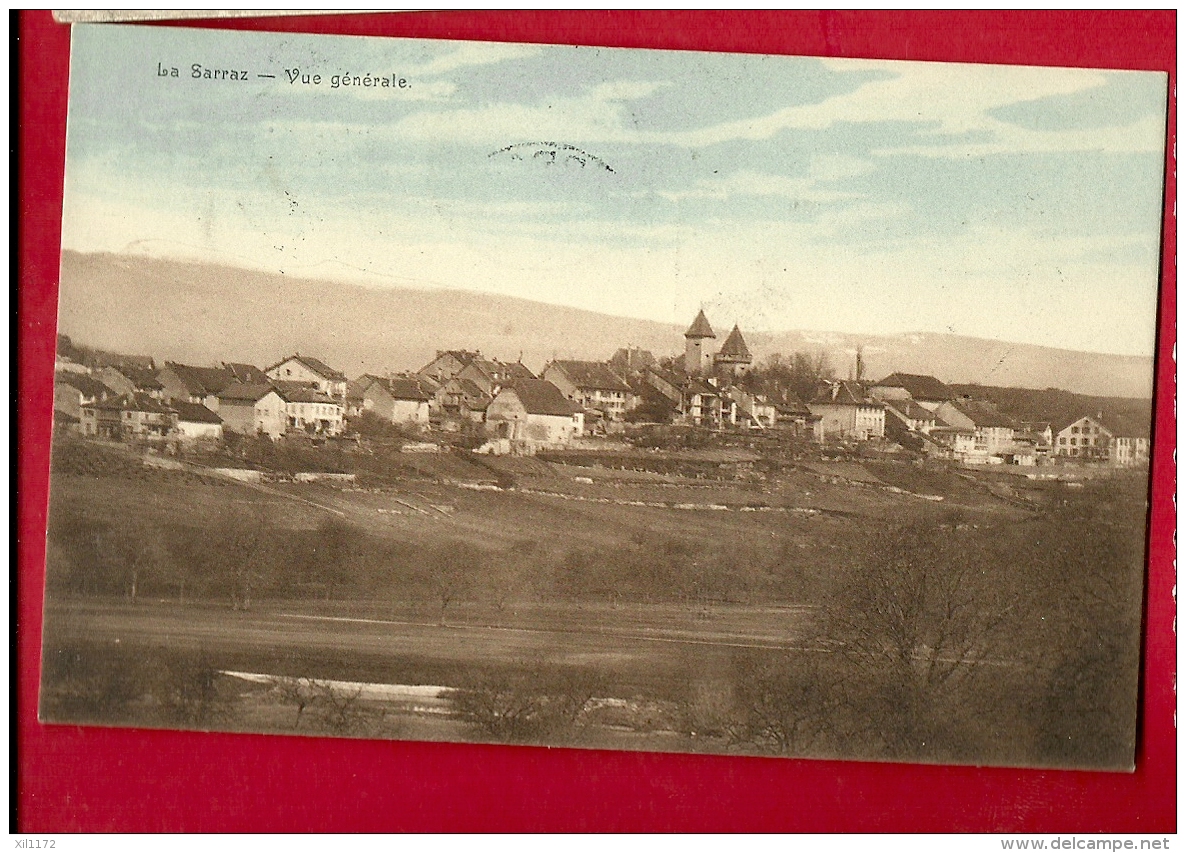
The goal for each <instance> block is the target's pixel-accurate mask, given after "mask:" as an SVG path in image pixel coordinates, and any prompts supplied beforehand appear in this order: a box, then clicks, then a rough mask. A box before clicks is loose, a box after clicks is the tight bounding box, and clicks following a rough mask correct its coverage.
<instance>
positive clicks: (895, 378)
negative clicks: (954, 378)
mask: <svg viewBox="0 0 1186 853" xmlns="http://www.w3.org/2000/svg"><path fill="white" fill-rule="evenodd" d="M869 395H870V396H871V397H876V398H877V399H878V400H886V401H889V400H913V401H914V402H915V403H917V404H918V405H920V406H922V407H923V408H925V409H929V410H930V411H932V412H934V411H935V410H936V409H937V408H938V407H939V406H940V405H941V404H942V403H945V402H947V401H949V400H953V399H955V394H954V392H952V390H951V389H950V388H948V387H947V386H946V385H944V384H943V383H942V382H940V381H939V380H938V379H936V378H935V377H934V376H930V375H929V374H920V373H891V374H890V375H889V376H887V377H885V379H882V380H881V381H880V382H876V383H874V384H873V385H870V386H869Z"/></svg>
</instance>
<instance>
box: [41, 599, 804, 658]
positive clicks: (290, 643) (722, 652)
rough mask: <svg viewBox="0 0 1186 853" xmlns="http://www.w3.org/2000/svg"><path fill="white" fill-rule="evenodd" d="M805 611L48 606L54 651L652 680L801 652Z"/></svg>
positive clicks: (47, 632) (49, 636)
mask: <svg viewBox="0 0 1186 853" xmlns="http://www.w3.org/2000/svg"><path fill="white" fill-rule="evenodd" d="M808 613H809V610H808V609H807V608H803V607H782V608H771V607H750V608H747V607H717V608H689V607H681V606H674V605H655V606H649V607H628V606H627V607H617V608H613V607H610V606H608V605H606V606H594V607H590V606H576V605H548V606H547V607H540V606H536V607H528V606H523V607H517V608H514V609H513V610H512V609H510V608H508V611H507V612H506V613H505V614H497V616H498V618H497V621H495V620H494V619H492V618H491V617H493V616H495V615H496V614H493V613H492V612H485V613H483V612H479V611H478V610H477V609H476V608H474V609H472V610H466V609H464V608H462V609H458V610H456V611H455V612H452V611H451V612H449V613H447V614H446V615H447V620H446V621H447V624H444V625H442V624H439V622H437V621H427V620H426V618H425V615H424V614H423V613H421V614H419V616H417V614H415V613H408V614H397V615H394V616H391V617H374V616H372V615H369V614H368V615H360V616H355V615H344V614H341V612H340V610H339V614H338V615H327V614H317V613H309V612H300V611H298V610H297V609H295V608H294V607H292V606H287V607H285V606H283V605H279V606H278V605H268V606H267V607H266V608H260V609H258V610H255V611H250V612H235V611H232V610H230V609H229V608H216V607H211V606H180V605H177V604H168V603H141V604H137V605H135V606H133V605H129V604H125V603H101V602H100V603H96V602H59V603H55V604H50V605H48V606H47V609H46V629H45V637H46V644H47V646H50V647H52V646H55V645H57V646H65V645H70V644H73V643H80V642H81V643H88V644H90V643H94V644H107V643H112V644H116V643H123V644H134V645H137V646H152V647H163V648H168V649H176V650H193V649H202V650H204V651H206V652H209V653H211V654H215V655H217V656H219V657H222V656H225V655H234V656H236V659H239V660H243V659H250V658H251V657H252V656H258V657H259V658H261V659H267V658H274V657H276V656H277V654H279V653H282V652H283V653H289V654H295V655H297V656H300V657H310V656H316V657H318V658H321V659H327V658H340V659H341V660H343V661H350V660H353V659H357V660H361V659H369V660H375V659H384V658H387V659H391V660H392V661H397V660H399V659H408V658H413V659H416V660H419V661H425V662H436V663H440V664H453V665H458V664H460V665H491V664H509V665H514V664H520V663H524V662H529V663H538V662H548V663H552V664H559V665H570V666H571V665H576V666H607V667H609V668H612V669H625V670H639V671H645V670H646V669H647V668H649V667H654V666H663V665H664V664H665V663H666V664H671V663H672V662H674V661H686V660H687V659H689V658H692V659H696V658H702V657H706V656H707V657H720V658H725V657H727V656H728V655H729V654H730V653H731V651H732V650H736V649H767V650H800V651H808V649H806V648H804V647H803V646H801V645H799V638H798V634H799V632H800V629H801V626H802V625H803V623H804V621H805V616H806V615H807V614H808Z"/></svg>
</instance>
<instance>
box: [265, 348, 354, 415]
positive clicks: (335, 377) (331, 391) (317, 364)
mask: <svg viewBox="0 0 1186 853" xmlns="http://www.w3.org/2000/svg"><path fill="white" fill-rule="evenodd" d="M264 373H266V374H267V376H268V378H269V379H278V380H280V381H283V382H300V383H303V384H305V385H312V386H314V387H315V388H317V390H319V391H320V392H321V393H322V394H326V395H328V396H330V397H333V398H334V399H336V400H341V401H342V402H343V403H345V400H346V374H345V373H342V371H340V370H334V369H333V368H332V367H330V366H329V365H328V364H326V363H325V362H324V361H321V360H320V359H316V358H312V357H311V356H307V355H301V354H300V353H297V354H295V355H290V356H289V357H288V358H286V359H284V360H283V361H280V362H278V363H276V364H273V365H272V366H271V367H269V368H268V369H267V370H265V371H264Z"/></svg>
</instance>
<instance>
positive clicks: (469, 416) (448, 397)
mask: <svg viewBox="0 0 1186 853" xmlns="http://www.w3.org/2000/svg"><path fill="white" fill-rule="evenodd" d="M421 381H422V382H423V380H421ZM492 399H493V398H492V397H491V396H490V395H489V394H487V393H486V392H485V391H483V390H482V389H481V388H479V387H478V385H477V383H475V382H474V381H473V380H471V379H465V378H463V377H461V376H453V377H451V378H449V379H447V380H445V382H444V383H442V384H441V385H440V387H438V388H437V389H436V392H435V393H434V394H433V400H432V403H431V404H430V405H431V407H432V409H433V410H434V411H433V414H435V415H436V416H437V418H438V419H439V420H440V424H441V427H442V428H443V429H447V430H453V431H456V430H457V429H459V428H460V427H461V425H462V424H464V423H467V422H473V423H481V422H482V421H483V420H485V418H486V409H487V407H489V405H490V401H491V400H492Z"/></svg>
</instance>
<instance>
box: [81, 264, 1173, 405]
mask: <svg viewBox="0 0 1186 853" xmlns="http://www.w3.org/2000/svg"><path fill="white" fill-rule="evenodd" d="M59 283H60V288H59V307H58V310H59V329H58V331H59V332H61V333H64V334H68V335H70V336H71V337H73V338H74V339H76V340H79V341H86V342H87V343H88V344H90V345H92V346H96V347H100V348H103V349H110V350H115V351H120V352H135V353H143V354H148V355H152V356H154V357H156V358H157V359H158V360H171V361H182V362H188V363H194V364H209V363H214V362H219V361H247V362H251V363H253V364H261V363H268V364H271V363H273V362H274V361H276V360H277V359H279V358H281V357H283V356H284V355H287V354H289V353H291V352H296V351H301V352H307V353H315V354H317V355H318V357H321V358H323V359H324V360H325V361H327V362H328V363H329V364H331V365H333V366H335V367H337V368H338V369H341V370H344V371H345V372H346V373H347V374H348V375H351V376H355V375H358V374H360V373H363V372H384V371H387V370H397V371H398V370H416V369H419V368H420V367H421V366H423V365H424V364H426V363H427V362H428V361H429V360H430V359H431V358H432V357H433V356H434V355H435V354H436V352H437V351H438V350H445V349H479V350H481V351H482V352H483V353H485V354H487V355H489V356H491V357H496V358H500V359H502V360H504V361H514V360H516V359H522V360H523V361H524V363H526V364H527V365H528V366H529V367H531V368H532V369H533V370H535V369H539V368H541V367H542V366H543V364H544V362H545V361H547V360H549V359H551V358H566V357H567V358H583V359H593V360H606V359H608V358H609V357H610V356H611V355H613V353H614V351H615V350H616V349H617V348H619V347H625V346H636V347H641V348H643V349H649V350H651V351H652V352H654V354H655V355H656V356H662V355H676V354H679V353H680V352H682V350H683V332H684V327H683V326H678V325H675V324H668V323H661V322H658V321H652V320H640V319H635V318H629V317H616V316H613V315H609V314H601V313H597V312H594V311H589V310H586V309H580V308H570V307H567V306H559V305H552V304H549V303H543V302H535V301H531V300H527V299H522V298H519V297H511V296H501V295H495V294H489V293H482V292H478V291H469V290H451V289H450V290H445V289H442V290H421V289H412V288H376V287H368V286H365V285H360V284H352V283H343V282H335V281H324V280H318V279H309V278H293V277H290V276H286V275H284V274H281V273H268V272H260V271H255V270H248V269H241V268H238V267H232V266H227V265H222V264H208V263H199V262H194V261H180V260H168V259H162V258H150V257H136V256H127V255H113V254H81V253H77V252H73V251H65V252H63V254H62V266H61V276H60V282H59ZM690 320H691V318H689V322H690ZM710 320H711V318H710ZM742 332H743V333H744V334H745V338H746V342H747V343H748V344H749V348H750V349H751V350H752V352H753V354H754V358H755V360H757V361H760V360H761V359H763V358H766V357H768V356H769V355H771V354H772V353H775V352H781V353H783V354H789V353H792V352H795V351H803V352H810V353H813V354H814V353H818V352H824V353H826V354H827V356H828V358H829V361H830V362H831V365H832V367H833V368H834V369H835V371H836V374H837V375H838V376H841V377H843V376H845V375H846V373H847V372H848V370H849V368H850V366H851V365H852V363H853V361H854V359H855V353H856V350H857V348H858V347H859V348H860V349H861V351H862V359H863V361H864V363H865V365H866V371H865V376H866V377H867V378H873V379H877V378H880V377H881V376H884V375H887V374H889V373H892V372H894V371H902V372H908V373H928V374H932V375H934V376H937V377H938V378H939V379H941V380H943V381H944V382H947V383H949V384H971V383H975V384H982V385H994V386H1015V387H1023V388H1036V389H1041V388H1063V389H1065V390H1067V391H1072V392H1075V393H1081V394H1093V395H1097V396H1110V397H1150V396H1151V395H1152V385H1153V359H1152V357H1143V356H1126V355H1114V354H1107V353H1086V352H1078V351H1074V350H1064V349H1057V348H1054V347H1043V346H1038V345H1034V344H1021V343H1011V342H1006V341H995V340H991V339H985V338H975V337H970V336H961V335H948V334H943V333H937V332H909V333H900V334H895V335H863V334H854V333H847V332H820V331H786V332H756V331H755V332H747V331H746V330H744V329H743V330H742ZM722 340H723V338H722Z"/></svg>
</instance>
